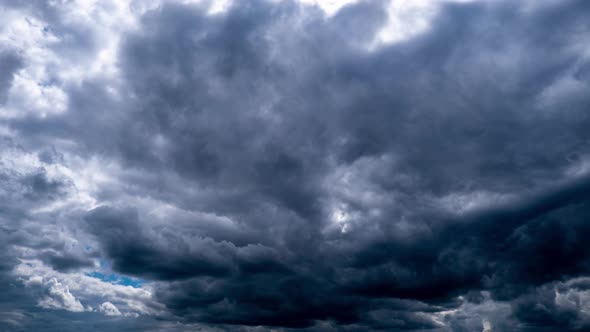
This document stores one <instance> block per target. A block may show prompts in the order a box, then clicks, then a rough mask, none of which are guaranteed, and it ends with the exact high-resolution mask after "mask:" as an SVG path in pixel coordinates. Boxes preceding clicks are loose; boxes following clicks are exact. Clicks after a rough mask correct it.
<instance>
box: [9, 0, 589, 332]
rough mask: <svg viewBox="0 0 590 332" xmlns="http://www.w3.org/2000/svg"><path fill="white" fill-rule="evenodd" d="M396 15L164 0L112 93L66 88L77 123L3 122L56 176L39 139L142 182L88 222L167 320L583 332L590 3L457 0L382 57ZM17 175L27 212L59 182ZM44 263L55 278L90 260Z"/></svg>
mask: <svg viewBox="0 0 590 332" xmlns="http://www.w3.org/2000/svg"><path fill="white" fill-rule="evenodd" d="M384 6H385V3H384V2H368V1H366V2H363V1H361V2H359V3H357V4H354V5H349V6H347V7H345V8H343V9H342V10H341V11H339V12H337V13H336V14H335V15H334V16H332V17H326V16H325V15H324V14H323V13H322V12H321V11H320V10H319V9H317V8H313V7H309V6H303V5H299V4H297V3H295V2H290V1H284V2H279V3H270V2H266V1H247V2H246V1H239V2H235V3H234V4H233V5H232V6H231V7H230V8H229V9H228V11H226V12H224V13H222V14H218V15H207V13H206V11H207V8H205V7H204V6H198V5H180V4H173V3H166V4H163V5H161V6H159V7H157V8H155V9H152V10H150V11H148V12H146V13H145V14H144V15H143V16H142V17H141V18H140V21H139V27H138V29H136V30H134V31H133V32H131V33H130V34H128V35H126V36H123V38H122V40H121V44H120V49H119V53H118V64H119V66H120V68H119V69H120V74H121V80H120V82H119V83H117V84H120V85H118V86H117V87H118V90H117V93H118V96H113V94H112V93H111V92H109V89H108V85H109V82H107V81H105V80H104V79H101V78H99V79H88V80H84V81H82V82H78V83H77V84H75V85H69V86H65V87H64V89H65V90H66V92H67V93H68V97H69V107H70V110H69V111H68V112H65V113H63V114H60V115H55V116H54V117H51V118H47V119H45V118H39V117H34V116H23V117H20V118H15V119H12V120H10V121H9V122H8V123H9V125H10V128H12V129H13V130H16V131H17V132H18V133H19V134H20V136H21V139H22V140H23V145H25V146H26V147H27V148H30V149H32V150H34V151H39V156H40V159H42V160H43V161H44V162H47V163H52V162H57V161H59V160H60V157H59V156H60V154H59V153H57V152H56V151H55V148H53V147H52V148H46V149H40V148H37V147H36V146H38V145H41V142H43V141H45V140H49V141H55V142H57V141H59V142H62V141H75V142H76V144H75V145H73V146H69V147H68V150H67V151H66V152H67V153H69V154H74V155H78V156H81V157H83V158H92V157H99V158H103V159H104V160H111V161H113V162H118V163H120V164H121V165H122V168H123V169H125V170H130V172H127V173H125V172H121V174H117V175H116V176H117V181H118V182H117V181H111V182H109V185H108V186H105V187H102V188H100V190H99V192H98V197H97V198H98V201H99V203H100V201H105V202H106V203H105V204H103V205H102V206H100V207H97V208H94V209H92V210H90V211H88V212H86V213H84V216H83V217H80V219H81V220H80V224H79V225H77V226H76V227H78V228H79V229H78V228H76V229H77V231H79V232H82V233H89V234H90V235H92V238H93V239H95V240H96V241H98V244H99V247H100V248H98V249H97V250H99V251H100V253H101V254H102V255H104V257H105V258H106V259H107V260H108V261H109V262H110V263H112V268H113V270H114V271H116V272H118V273H123V274H125V275H129V276H135V277H140V278H144V279H147V280H149V281H150V282H153V285H154V289H155V293H154V297H155V299H157V300H158V301H159V302H161V303H163V304H164V305H165V306H166V309H167V310H168V311H169V313H170V314H171V315H172V316H173V317H168V316H167V317H166V319H172V320H178V321H179V322H181V323H183V324H191V323H199V324H207V326H210V327H211V328H213V327H215V328H219V329H228V330H232V329H236V328H245V327H244V326H260V325H261V326H273V327H277V328H286V329H310V330H318V331H322V330H325V331H335V330H347V329H348V330H354V331H370V330H409V331H424V330H438V331H455V332H456V331H469V330H474V329H475V330H485V329H486V328H487V327H486V325H485V324H486V323H485V322H487V324H492V331H497V330H498V329H500V330H506V331H545V330H552V329H553V330H555V329H559V330H563V331H575V330H584V329H587V328H589V326H590V318H589V317H588V316H587V315H586V314H585V313H584V312H583V310H584V308H587V306H588V305H590V301H588V300H586V298H588V295H587V294H586V293H585V291H587V290H588V287H587V285H585V283H584V280H585V279H584V276H586V275H587V274H588V273H589V272H590V271H589V269H590V266H589V265H588V261H589V258H590V257H589V255H590V251H589V250H588V249H587V248H586V245H585V239H586V238H587V237H588V236H590V228H588V226H587V224H588V218H589V217H590V215H589V213H590V206H589V205H588V204H590V180H589V179H588V175H587V174H585V172H587V170H586V169H587V168H588V160H589V159H588V156H589V155H590V143H589V142H590V131H588V128H589V127H590V116H589V115H588V112H587V109H588V107H589V106H590V98H589V94H588V93H587V92H585V91H588V87H589V85H590V81H589V75H588V72H589V70H588V68H590V60H589V58H588V56H587V55H586V53H587V51H586V49H585V47H586V46H585V45H587V44H588V42H590V23H589V22H590V21H589V20H588V17H589V15H590V7H589V5H588V3H587V2H585V1H564V2H559V3H550V4H547V3H546V4H536V5H526V4H524V3H515V2H507V1H506V2H485V1H484V2H475V3H469V4H446V5H444V6H442V7H441V10H440V12H439V13H438V14H437V15H436V17H435V18H434V19H433V20H432V22H431V27H430V28H429V30H428V31H426V32H424V33H422V34H420V35H418V36H415V37H413V38H411V39H409V40H406V41H403V42H400V43H395V44H392V45H386V46H383V47H380V48H376V49H369V46H370V44H371V42H372V41H373V38H374V36H375V34H376V33H377V32H378V31H379V28H381V27H382V26H383V25H384V23H385V20H386V13H385V10H384V9H385V7H384ZM43 12H44V13H45V14H43V15H44V17H46V19H47V20H52V19H51V17H53V16H51V15H57V14H55V13H53V12H52V11H51V10H49V9H47V10H44V11H43ZM51 13H53V14H51ZM52 29H54V31H55V33H56V34H58V35H61V34H64V33H65V32H64V31H66V30H67V29H72V26H70V25H59V24H57V25H55V27H52ZM60 29H66V30H60ZM66 34H67V33H66ZM72 36H73V37H72V38H71V39H69V41H71V42H72V44H71V45H70V44H67V45H62V46H63V47H64V49H63V50H62V51H63V52H70V51H72V52H74V53H75V52H76V45H78V44H79V43H80V38H81V37H79V36H81V35H80V34H73V35H72ZM92 40H93V41H91V42H88V43H89V44H84V45H78V46H79V48H80V49H83V50H84V51H85V52H92V50H93V47H94V46H93V43H94V42H95V39H92ZM56 47H57V46H56ZM68 48H72V49H71V50H70V49H68ZM56 49H57V50H60V49H59V48H56ZM62 51H60V52H62ZM15 61H16V60H15ZM6 63H8V67H9V69H7V72H8V73H13V72H14V71H15V70H16V69H15V68H18V62H14V64H12V65H11V64H10V63H9V61H7V62H6ZM8 67H7V68H8ZM10 68H12V69H10ZM2 71H5V69H3V68H2ZM7 82H8V83H2V82H0V92H2V91H3V90H2V88H3V86H4V85H6V86H9V84H10V82H9V81H7ZM4 90H6V89H4ZM0 96H1V95H0ZM41 150H42V151H41ZM50 151H53V152H50ZM54 152H55V153H54ZM61 158H62V159H63V157H61ZM106 166H108V165H105V167H106ZM6 178H7V180H6V181H10V182H7V183H10V184H11V185H13V184H15V185H16V184H18V186H19V188H21V189H22V193H23V194H22V197H24V198H25V199H26V200H34V201H35V202H37V201H43V200H44V199H45V200H53V199H56V198H58V197H59V195H60V193H62V190H65V189H63V188H67V185H64V184H62V183H60V182H56V181H55V180H52V179H49V178H48V177H47V176H46V173H44V172H43V171H42V170H39V171H38V172H33V173H32V174H28V175H17V174H12V175H10V176H8V175H7V176H6ZM64 186H65V187H64ZM130 197H132V198H135V199H132V198H130ZM139 198H141V199H144V200H148V201H149V202H152V201H158V202H163V203H165V204H167V205H166V206H167V208H169V209H164V210H163V211H164V212H162V210H158V211H156V212H154V211H155V210H154V211H152V210H151V208H152V207H151V206H149V205H150V204H152V203H145V202H143V201H141V200H140V199H139ZM15 200H16V199H14V198H11V199H10V201H15ZM142 202H143V203H142ZM23 204H24V203H23ZM26 206H27V205H25V207H26ZM0 207H2V208H3V206H2V205H0ZM170 207H172V208H170ZM29 208H30V207H29ZM7 209H8V208H7ZM24 210H26V209H24ZM23 214H26V213H23ZM10 232H17V230H16V229H14V228H12V229H9V228H6V234H9V233H10ZM21 233H23V234H24V233H26V232H21ZM33 233H34V232H33ZM15 234H16V233H15ZM19 234H20V233H19ZM6 236H8V235H6ZM10 236H12V235H10ZM23 239H24V238H23ZM20 241H21V243H28V244H27V245H28V246H30V247H32V245H31V244H30V243H38V242H35V240H33V239H28V240H22V239H21V240H20ZM36 248H40V249H41V250H40V251H39V254H38V255H39V258H40V259H41V260H43V261H45V262H46V263H47V264H49V265H51V266H52V267H53V268H54V269H56V270H60V271H75V270H77V269H80V268H84V267H90V266H92V264H93V263H92V262H93V260H92V259H93V258H95V256H92V255H97V254H98V253H97V252H92V253H91V254H89V257H86V256H84V255H82V254H76V255H74V254H72V253H69V252H66V251H62V250H61V249H59V243H57V244H55V243H53V244H51V245H50V244H45V243H44V242H42V243H40V244H39V246H38V247H36ZM2 276H4V274H2ZM560 294H565V295H563V296H565V297H562V295H560ZM486 310H487V311H486ZM445 312H446V313H447V314H445ZM453 312H454V313H453ZM0 318H1V317H0ZM484 320H487V321H485V322H484ZM122 324H123V323H122ZM124 324H128V322H127V321H125V322H124ZM187 326H188V325H187ZM144 328H145V327H143V326H142V327H139V328H138V330H141V329H144ZM253 328H255V327H253ZM163 329H166V327H164V328H163Z"/></svg>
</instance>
